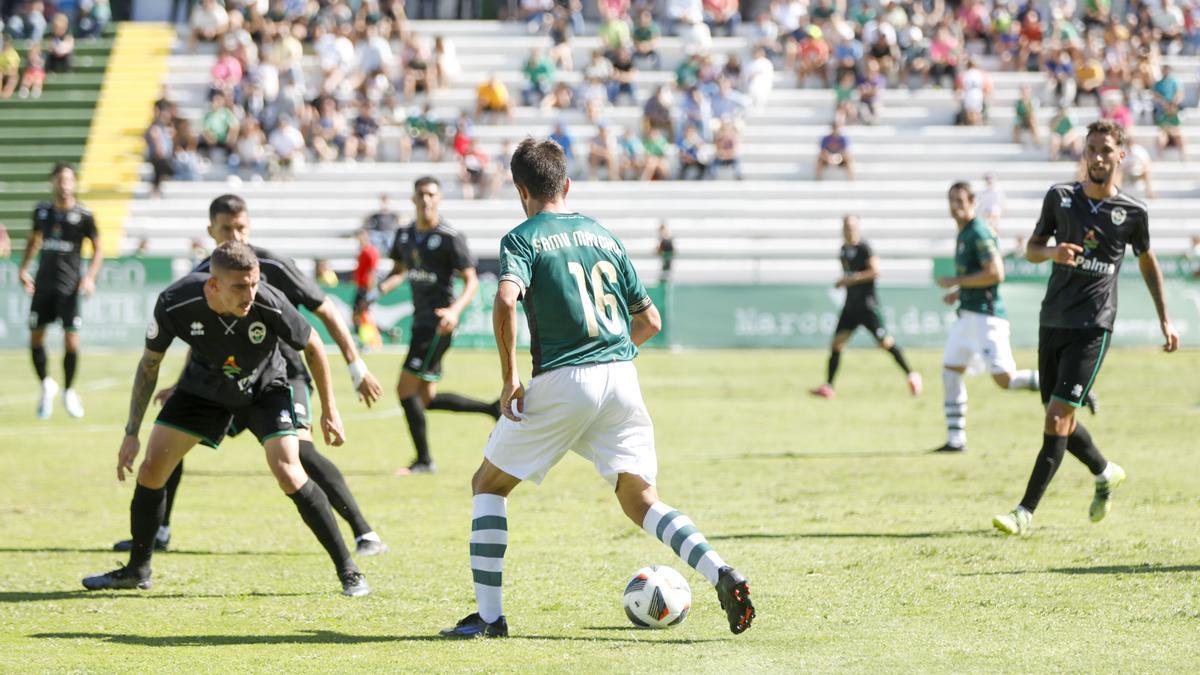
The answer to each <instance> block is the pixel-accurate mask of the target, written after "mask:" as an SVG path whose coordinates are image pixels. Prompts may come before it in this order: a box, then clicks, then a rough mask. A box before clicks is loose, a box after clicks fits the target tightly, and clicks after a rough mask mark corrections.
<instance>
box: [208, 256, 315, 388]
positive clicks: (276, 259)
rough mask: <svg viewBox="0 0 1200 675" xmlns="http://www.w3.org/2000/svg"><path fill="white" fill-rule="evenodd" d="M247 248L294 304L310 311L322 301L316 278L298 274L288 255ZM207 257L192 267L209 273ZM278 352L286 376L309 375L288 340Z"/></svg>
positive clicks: (264, 277) (266, 278)
mask: <svg viewBox="0 0 1200 675" xmlns="http://www.w3.org/2000/svg"><path fill="white" fill-rule="evenodd" d="M250 248H251V249H253V250H254V255H255V256H257V257H258V269H259V274H260V275H262V280H263V281H265V282H267V283H268V284H271V285H272V286H274V287H275V290H277V291H279V292H280V293H283V295H284V297H285V298H287V300H288V302H290V303H292V306H293V307H303V308H304V309H307V310H308V311H310V312H315V311H316V310H317V308H318V307H320V306H321V303H323V302H325V292H324V291H322V290H321V288H320V287H319V286H317V283H316V281H315V280H313V279H311V278H309V277H306V276H304V275H303V274H301V272H300V270H299V269H297V268H296V263H295V262H293V261H292V259H291V258H288V257H285V256H280V255H276V254H274V253H272V252H270V251H268V250H267V249H265V248H259V247H258V246H251V247H250ZM209 260H211V258H205V259H204V260H201V261H200V264H198V265H196V267H195V269H193V270H192V271H193V272H203V273H204V274H208V273H209V269H210V267H209ZM279 353H280V354H282V355H283V360H284V362H285V363H286V364H287V375H288V379H292V378H296V377H302V378H304V379H306V380H307V379H308V369H307V368H305V367H304V358H303V357H302V356H300V352H298V351H296V350H295V349H292V348H291V347H289V346H288V345H287V343H280V345H279Z"/></svg>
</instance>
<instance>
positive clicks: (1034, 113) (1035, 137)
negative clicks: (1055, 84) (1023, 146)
mask: <svg viewBox="0 0 1200 675" xmlns="http://www.w3.org/2000/svg"><path fill="white" fill-rule="evenodd" d="M1024 132H1029V138H1030V140H1032V141H1033V144H1034V145H1041V144H1042V139H1041V134H1040V132H1039V131H1038V100H1037V99H1036V98H1034V97H1033V89H1031V88H1030V86H1029V85H1027V84H1023V85H1021V89H1020V93H1019V94H1018V95H1017V101H1016V103H1015V104H1014V105H1013V130H1012V137H1013V143H1021V140H1022V137H1023V135H1024Z"/></svg>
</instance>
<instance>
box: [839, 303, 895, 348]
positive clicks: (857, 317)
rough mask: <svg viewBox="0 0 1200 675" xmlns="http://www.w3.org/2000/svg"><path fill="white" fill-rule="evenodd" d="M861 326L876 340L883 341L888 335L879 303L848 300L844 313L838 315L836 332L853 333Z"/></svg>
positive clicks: (843, 309)
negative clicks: (859, 302) (860, 302)
mask: <svg viewBox="0 0 1200 675" xmlns="http://www.w3.org/2000/svg"><path fill="white" fill-rule="evenodd" d="M859 326H862V327H863V328H866V329H867V331H868V332H870V333H871V336H872V337H874V338H875V339H876V340H880V341H882V340H883V339H884V338H886V337H887V336H888V332H887V328H886V327H885V326H884V325H883V316H882V315H881V314H880V313H879V306H878V305H876V304H873V303H872V304H858V303H850V302H847V303H846V306H845V307H843V308H842V315H841V316H839V317H838V322H837V328H836V329H835V330H834V333H835V334H836V333H853V332H854V330H855V329H857V328H858V327H859Z"/></svg>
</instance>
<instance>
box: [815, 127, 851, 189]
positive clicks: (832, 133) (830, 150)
mask: <svg viewBox="0 0 1200 675" xmlns="http://www.w3.org/2000/svg"><path fill="white" fill-rule="evenodd" d="M831 167H834V168H842V169H845V170H846V178H848V179H850V180H854V161H853V158H852V157H851V156H850V139H849V138H847V137H846V135H845V134H843V133H842V125H841V123H840V122H838V121H837V120H834V122H833V124H832V125H831V126H830V128H829V133H828V134H826V135H825V136H824V137H822V138H821V144H820V147H819V149H818V150H817V168H816V171H815V173H814V176H815V178H816V179H817V180H821V178H822V177H823V174H824V172H825V169H827V168H831Z"/></svg>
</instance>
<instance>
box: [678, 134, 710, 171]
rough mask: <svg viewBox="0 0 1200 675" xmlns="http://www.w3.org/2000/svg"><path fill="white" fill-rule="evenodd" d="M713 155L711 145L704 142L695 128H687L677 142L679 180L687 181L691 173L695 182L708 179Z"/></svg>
mask: <svg viewBox="0 0 1200 675" xmlns="http://www.w3.org/2000/svg"><path fill="white" fill-rule="evenodd" d="M715 154H716V151H715V150H714V149H713V147H712V144H710V143H708V142H707V141H705V140H704V138H703V137H702V136H701V135H700V131H699V130H697V129H696V127H692V126H689V127H687V128H686V129H685V130H684V132H683V138H682V139H680V141H679V180H687V177H688V174H690V173H693V172H695V174H696V180H704V179H705V178H708V171H709V167H710V166H711V165H712V162H713V158H714V156H715Z"/></svg>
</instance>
